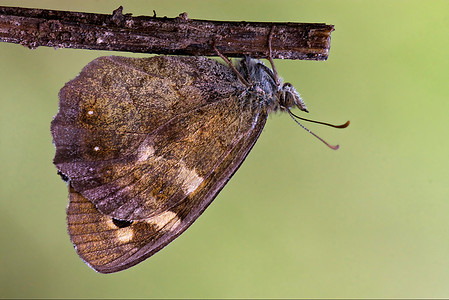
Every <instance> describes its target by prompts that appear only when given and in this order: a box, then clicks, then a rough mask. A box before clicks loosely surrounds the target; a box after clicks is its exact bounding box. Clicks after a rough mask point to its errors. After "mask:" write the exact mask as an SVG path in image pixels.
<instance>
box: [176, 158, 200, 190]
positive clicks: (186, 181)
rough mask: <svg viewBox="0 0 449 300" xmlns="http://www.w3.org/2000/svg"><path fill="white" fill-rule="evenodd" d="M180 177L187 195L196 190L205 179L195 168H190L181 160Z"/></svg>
mask: <svg viewBox="0 0 449 300" xmlns="http://www.w3.org/2000/svg"><path fill="white" fill-rule="evenodd" d="M180 165H181V167H180V168H179V174H178V179H180V181H181V188H182V190H183V192H184V193H185V194H186V195H189V194H190V193H192V192H193V191H195V190H196V189H197V188H198V186H199V185H200V184H201V183H202V182H203V181H204V178H203V177H201V176H199V175H198V173H197V172H196V171H195V169H192V170H190V169H188V168H187V167H186V165H185V164H184V162H182V161H181V162H180Z"/></svg>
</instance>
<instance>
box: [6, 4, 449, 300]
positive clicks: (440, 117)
mask: <svg viewBox="0 0 449 300" xmlns="http://www.w3.org/2000/svg"><path fill="white" fill-rule="evenodd" d="M0 5H5V6H23V7H36V8H48V9H60V10H74V11H85V12H95V13H111V12H112V11H113V10H114V9H116V8H117V7H118V6H119V5H123V6H124V12H125V13H133V15H152V14H153V9H154V10H156V12H157V14H158V16H164V15H166V16H169V17H175V16H177V15H178V14H179V13H181V12H184V11H186V12H188V14H189V17H190V18H197V19H212V20H215V19H216V20H234V21H240V20H246V21H279V22H285V21H291V22H324V23H328V24H334V25H335V29H336V30H335V31H334V32H333V33H332V43H331V51H330V57H329V59H328V61H326V62H313V61H281V60H276V64H277V68H278V71H279V73H280V74H281V75H282V76H283V78H284V79H285V80H288V81H289V82H291V83H292V84H293V85H294V86H296V88H297V89H298V90H299V91H300V93H301V95H302V96H303V98H304V100H305V101H306V103H307V104H308V107H309V110H310V111H311V113H310V114H309V117H312V118H315V119H319V120H326V121H329V122H334V123H343V122H344V121H346V120H347V119H349V120H351V126H350V127H349V128H348V129H346V130H338V129H332V128H325V127H322V126H318V125H317V126H315V125H313V124H312V125H310V124H309V127H310V128H311V129H312V130H314V131H315V132H316V133H318V134H319V135H321V136H322V137H324V138H325V139H327V140H328V141H329V142H330V143H339V144H340V145H341V149H340V150H339V151H336V152H335V151H331V150H329V149H327V148H326V147H325V146H324V145H323V144H321V143H320V142H319V141H317V140H316V139H314V138H313V137H312V136H311V135H309V134H307V133H306V132H305V131H304V130H302V129H301V128H300V127H299V126H297V125H295V123H294V122H292V120H291V119H290V118H289V117H288V116H287V115H285V114H277V115H273V116H271V117H270V118H269V120H268V123H267V125H266V128H265V130H264V132H263V133H262V135H261V137H260V139H259V141H258V143H257V144H256V146H255V147H254V149H253V151H252V152H251V154H250V155H249V157H248V158H247V160H246V161H245V163H244V164H243V165H242V167H241V168H240V170H239V171H238V172H237V173H236V174H235V176H234V177H233V179H232V180H231V181H230V182H229V184H228V185H227V186H226V187H225V188H224V189H223V191H222V192H221V193H220V194H219V196H218V197H217V198H216V199H215V201H214V203H213V204H212V205H211V206H210V207H209V208H208V209H207V210H206V212H205V213H204V214H203V216H202V217H201V218H200V219H199V220H198V221H197V222H196V223H195V224H194V225H193V226H192V227H191V228H190V229H189V230H187V231H186V232H185V233H184V234H183V235H182V236H180V237H179V238H178V239H176V240H175V241H174V242H173V243H172V244H170V245H169V246H168V247H166V248H165V249H164V250H163V251H161V252H159V253H158V254H157V255H155V256H154V257H152V258H150V259H149V260H147V261H145V262H143V263H141V264H139V265H137V266H135V267H133V268H131V269H128V270H126V271H122V272H119V273H116V274H110V275H101V274H97V273H95V272H94V271H93V270H91V269H90V268H88V267H87V266H86V265H85V264H84V263H83V262H82V261H81V260H80V259H79V258H78V256H77V255H76V253H75V251H74V249H73V248H72V244H71V243H70V241H69V237H68V235H67V233H66V223H65V207H66V204H67V188H66V186H65V184H64V183H63V182H62V181H61V180H60V178H59V176H57V175H56V169H55V167H54V166H53V164H52V158H53V155H54V147H53V145H52V140H51V135H50V121H51V119H52V117H53V115H54V114H56V112H57V109H58V107H57V105H58V98H57V94H58V91H59V89H60V88H61V87H62V86H63V85H64V83H65V82H67V81H69V80H70V79H72V78H74V77H75V76H76V75H77V74H78V72H79V71H80V70H81V69H82V67H83V66H84V65H85V64H87V63H88V62H89V61H91V60H92V59H94V58H95V57H98V56H102V55H111V54H115V55H120V54H121V53H117V52H116V53H111V52H101V51H88V50H74V49H59V50H55V49H52V48H43V47H42V48H38V49H36V50H29V49H27V48H25V47H22V46H19V45H15V44H7V43H0V89H1V94H0V95H1V96H0V122H1V123H0V166H1V167H0V168H1V171H0V199H1V200H0V201H1V202H0V203H1V206H0V240H1V247H0V255H1V256H0V296H1V297H43V298H50V297H58V298H59V297H72V298H79V297H85V298H94V297H101V298H106V297H117V298H118V297H127V298H133V297H145V298H151V297H157V298H162V297H171V298H174V297H182V298H185V297H195V298H209V297H219V298H225V297H240V298H244V297H270V298H271V297H295V298H301V297H307V298H316V297H319V298H325V297H332V298H339V297H345V298H348V297H364V298H366V297H370V298H384V297H406V298H409V297H414V298H418V297H419V298H422V297H423V298H429V297H444V298H447V297H449V182H448V179H449V164H448V159H449V157H448V152H449V142H448V136H449V134H448V133H449V114H448V113H449V99H448V98H449V88H448V83H447V79H448V76H447V73H448V71H449V60H448V55H447V51H448V48H449V2H448V1H390V0H387V1H185V0H183V1H126V0H122V1H115V0H114V1H92V0H90V1H61V0H58V1H22V0H10V1H6V0H2V1H0ZM122 55H132V54H127V53H122ZM140 56H144V55H140Z"/></svg>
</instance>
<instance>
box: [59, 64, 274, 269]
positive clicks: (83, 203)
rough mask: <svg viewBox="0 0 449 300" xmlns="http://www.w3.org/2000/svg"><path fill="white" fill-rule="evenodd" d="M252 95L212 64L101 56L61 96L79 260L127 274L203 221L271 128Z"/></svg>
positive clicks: (62, 161) (63, 165)
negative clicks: (200, 218)
mask: <svg viewBox="0 0 449 300" xmlns="http://www.w3.org/2000/svg"><path fill="white" fill-rule="evenodd" d="M121 77H124V79H123V78H122V79H121ZM245 88H246V87H244V86H243V85H242V84H240V83H239V81H238V80H237V79H236V77H235V75H234V74H233V73H232V71H231V70H230V69H229V68H227V67H226V66H224V65H221V64H219V63H217V62H215V61H213V60H210V59H206V58H181V57H163V56H159V57H153V58H149V59H131V58H120V57H108V58H100V59H97V60H95V61H93V62H92V63H90V64H89V65H88V66H86V67H85V69H83V71H82V72H81V74H80V75H79V76H78V77H77V78H76V79H74V80H73V81H71V82H69V83H68V84H67V85H66V86H65V87H64V88H63V89H62V90H61V92H60V100H61V101H60V110H59V112H58V114H57V115H56V117H55V119H54V121H53V122H52V133H53V137H54V143H55V145H56V155H55V159H54V162H55V164H56V166H57V168H58V169H59V171H60V172H61V173H63V174H64V175H65V176H66V177H68V179H69V186H70V197H69V198H70V203H69V206H68V209H67V215H68V217H67V220H68V228H69V233H70V236H71V239H72V242H73V243H74V245H75V247H76V250H77V252H78V254H79V255H80V257H82V258H83V259H84V260H85V261H86V262H87V263H88V264H89V265H90V266H92V267H93V268H94V269H95V270H97V271H99V272H102V273H111V272H116V271H119V270H123V269H126V268H128V267H130V266H133V265H135V264H137V263H139V262H140V261H142V260H144V259H146V258H148V257H149V256H151V255H153V254H154V253H156V252H157V251H159V250H160V249H162V248H163V247H164V246H165V245H167V244H168V243H169V242H171V241H172V240H173V239H175V238H176V237H177V236H179V235H180V234H181V233H182V232H183V231H184V230H185V229H187V228H188V226H190V225H191V224H192V223H193V221H194V220H195V219H196V218H198V216H199V215H200V214H201V213H202V212H203V211H204V209H205V208H206V207H207V206H208V205H209V204H210V202H211V201H212V200H213V199H214V197H215V196H216V195H217V193H218V192H219V191H220V190H221V188H223V186H224V185H225V184H226V183H227V181H228V180H229V179H230V177H231V176H232V174H233V173H234V172H235V171H236V170H237V168H238V167H239V166H240V164H241V163H242V162H243V160H244V159H245V157H246V156H247V154H248V152H249V151H250V150H251V148H252V146H253V145H254V143H255V141H256V140H257V138H258V136H259V134H260V132H261V131H262V128H263V126H264V124H265V121H266V117H267V116H266V113H265V112H263V111H259V110H255V109H254V108H251V105H248V103H247V102H248V101H249V100H248V99H246V98H244V97H245V96H244V90H245ZM124 220H125V221H124Z"/></svg>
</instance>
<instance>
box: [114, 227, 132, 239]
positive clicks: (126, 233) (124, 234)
mask: <svg viewBox="0 0 449 300" xmlns="http://www.w3.org/2000/svg"><path fill="white" fill-rule="evenodd" d="M133 236H134V230H133V229H132V228H131V227H125V228H120V229H118V230H117V239H118V240H119V241H120V242H122V243H126V242H129V241H130V240H131V239H132V238H133Z"/></svg>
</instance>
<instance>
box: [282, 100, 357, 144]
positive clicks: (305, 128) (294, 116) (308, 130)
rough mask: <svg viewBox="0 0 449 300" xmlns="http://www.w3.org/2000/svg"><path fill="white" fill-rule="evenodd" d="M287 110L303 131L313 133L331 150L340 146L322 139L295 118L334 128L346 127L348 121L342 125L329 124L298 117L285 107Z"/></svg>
mask: <svg viewBox="0 0 449 300" xmlns="http://www.w3.org/2000/svg"><path fill="white" fill-rule="evenodd" d="M287 112H288V114H289V115H290V117H292V119H293V120H294V121H295V122H296V123H297V124H298V125H299V126H301V127H302V128H303V129H304V130H305V131H307V132H308V133H310V134H311V135H313V136H314V137H316V138H317V139H319V140H320V141H321V142H323V143H324V144H325V145H326V146H328V147H329V148H331V149H332V150H338V148H340V146H339V145H335V146H334V145H331V144H329V143H328V142H326V141H325V140H323V139H322V138H320V137H319V136H318V135H316V134H315V133H313V132H312V131H311V130H310V129H308V128H307V127H305V126H304V125H302V124H301V123H299V121H298V120H297V119H296V118H298V119H300V120H304V121H308V122H313V123H318V124H323V125H327V126H331V127H335V128H346V127H348V126H349V121H347V122H346V123H345V124H343V125H333V124H329V123H324V122H319V121H314V120H309V119H305V118H301V117H298V116H297V115H295V114H293V113H292V112H291V111H290V109H288V108H287Z"/></svg>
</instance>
